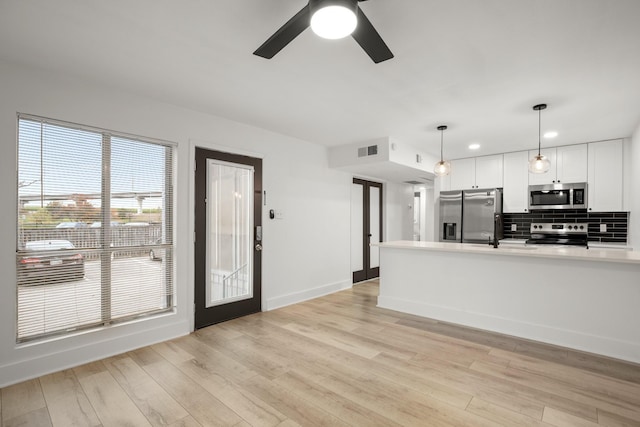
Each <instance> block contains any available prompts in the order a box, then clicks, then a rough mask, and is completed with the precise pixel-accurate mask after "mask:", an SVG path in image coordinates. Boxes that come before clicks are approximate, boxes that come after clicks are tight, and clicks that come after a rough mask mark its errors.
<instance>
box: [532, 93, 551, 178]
mask: <svg viewBox="0 0 640 427" xmlns="http://www.w3.org/2000/svg"><path fill="white" fill-rule="evenodd" d="M545 108H547V104H538V105H534V106H533V109H534V110H535V111H537V112H538V155H537V156H534V157H533V158H532V159H531V160H529V172H531V173H547V172H548V171H549V167H550V166H551V162H549V159H547V158H546V157H545V156H543V155H542V154H540V134H541V127H540V119H541V117H540V116H541V114H542V113H541V111H542V110H544V109H545Z"/></svg>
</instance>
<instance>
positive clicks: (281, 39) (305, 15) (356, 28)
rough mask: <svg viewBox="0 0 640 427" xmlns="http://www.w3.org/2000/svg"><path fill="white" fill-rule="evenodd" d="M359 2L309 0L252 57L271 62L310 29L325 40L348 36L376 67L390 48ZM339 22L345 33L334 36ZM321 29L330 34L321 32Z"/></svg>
mask: <svg viewBox="0 0 640 427" xmlns="http://www.w3.org/2000/svg"><path fill="white" fill-rule="evenodd" d="M361 1H366V0H309V3H308V4H307V5H306V6H305V7H304V8H302V10H301V11H300V12H298V13H296V14H295V15H294V16H293V18H291V19H289V21H287V23H286V24H284V25H283V26H282V27H280V29H279V30H278V31H276V32H275V33H274V34H273V35H272V36H271V37H269V39H268V40H267V41H266V42H264V43H263V44H262V46H260V47H259V48H258V49H257V50H256V51H255V52H253V54H254V55H258V56H261V57H263V58H267V59H271V58H273V56H274V55H275V54H276V53H278V52H280V51H281V50H282V49H283V48H284V47H285V46H286V45H288V44H289V43H290V42H291V41H292V40H293V39H295V38H296V37H298V35H300V33H302V32H303V31H304V30H306V29H307V27H309V26H311V28H312V29H313V31H314V32H315V33H316V34H318V35H320V36H321V37H325V38H334V39H335V38H342V37H346V36H348V35H349V34H351V36H352V37H353V38H354V39H355V40H356V41H357V42H358V44H359V45H360V47H362V49H364V51H365V52H366V53H367V55H369V56H370V57H371V59H372V60H373V62H375V63H376V64H377V63H379V62H382V61H386V60H387V59H391V58H393V53H391V50H389V47H387V45H386V43H385V42H384V40H382V37H380V34H378V32H377V31H376V29H375V28H374V27H373V25H372V24H371V22H370V21H369V20H368V19H367V17H366V16H365V14H364V13H363V12H362V9H360V7H359V6H358V2H361ZM341 23H344V24H345V26H346V28H345V29H344V31H338V34H335V33H333V32H332V31H333V30H336V29H338V27H339V24H341ZM323 24H327V27H323ZM323 28H326V29H327V30H328V31H329V33H328V34H327V33H326V32H323Z"/></svg>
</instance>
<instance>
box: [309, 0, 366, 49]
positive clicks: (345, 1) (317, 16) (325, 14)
mask: <svg viewBox="0 0 640 427" xmlns="http://www.w3.org/2000/svg"><path fill="white" fill-rule="evenodd" d="M309 5H310V7H311V29H312V30H313V32H314V33H316V34H317V35H318V36H320V37H322V38H325V39H331V40H336V39H341V38H344V37H347V36H348V35H350V34H351V33H353V31H354V30H355V29H356V26H357V25H358V18H357V16H356V11H357V9H358V1H357V0H324V1H323V0H317V1H311V2H310V3H309Z"/></svg>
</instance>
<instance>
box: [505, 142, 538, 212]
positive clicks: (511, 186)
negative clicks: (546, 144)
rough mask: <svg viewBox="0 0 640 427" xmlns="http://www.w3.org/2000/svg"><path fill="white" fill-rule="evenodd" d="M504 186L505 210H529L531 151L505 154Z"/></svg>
mask: <svg viewBox="0 0 640 427" xmlns="http://www.w3.org/2000/svg"><path fill="white" fill-rule="evenodd" d="M536 154H537V152H536ZM503 188H504V191H503V194H502V204H503V208H502V209H503V211H504V212H520V213H522V212H528V208H529V200H528V197H529V153H528V152H527V151H518V152H515V153H507V154H505V155H504V186H503Z"/></svg>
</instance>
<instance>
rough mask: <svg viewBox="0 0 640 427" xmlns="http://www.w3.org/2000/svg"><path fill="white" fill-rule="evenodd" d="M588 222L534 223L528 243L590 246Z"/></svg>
mask: <svg viewBox="0 0 640 427" xmlns="http://www.w3.org/2000/svg"><path fill="white" fill-rule="evenodd" d="M588 230H589V224H587V223H532V224H531V238H529V239H528V240H527V241H526V243H527V244H536V245H562V246H565V245H571V246H582V247H585V248H589V245H588V239H587V233H588Z"/></svg>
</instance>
